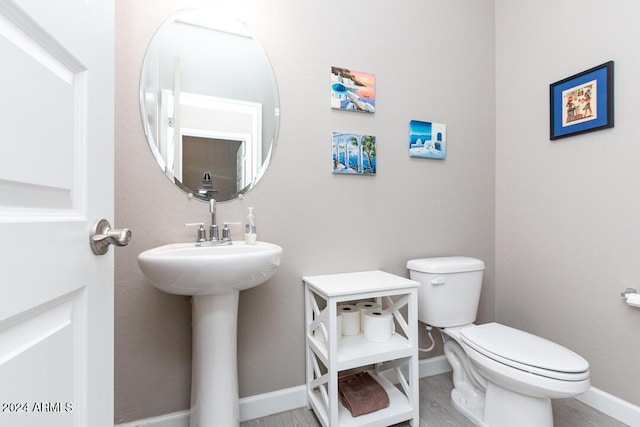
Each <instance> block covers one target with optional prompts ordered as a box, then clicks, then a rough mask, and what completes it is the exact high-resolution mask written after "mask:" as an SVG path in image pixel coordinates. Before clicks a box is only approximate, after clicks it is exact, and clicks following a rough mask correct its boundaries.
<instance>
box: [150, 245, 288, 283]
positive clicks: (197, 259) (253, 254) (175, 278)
mask: <svg viewBox="0 0 640 427" xmlns="http://www.w3.org/2000/svg"><path fill="white" fill-rule="evenodd" d="M281 256H282V248H281V247H280V246H278V245H274V244H273V243H266V242H257V243H256V244H255V245H245V243H244V242H233V245H230V246H199V247H197V246H196V245H195V243H174V244H169V245H165V246H159V247H157V248H154V249H149V250H147V251H144V252H142V253H141V254H140V255H139V256H138V265H139V266H140V270H142V273H143V274H144V275H145V277H146V278H147V279H148V280H149V281H150V282H151V283H152V284H153V285H154V286H155V287H156V288H158V289H160V290H162V291H164V292H168V293H170V294H176V295H211V294H219V293H223V292H229V291H231V290H236V291H242V290H244V289H249V288H253V287H254V286H258V285H260V284H262V283H264V282H265V281H267V280H268V279H269V278H270V277H271V276H272V275H273V273H275V271H276V270H277V269H278V266H279V265H280V257H281Z"/></svg>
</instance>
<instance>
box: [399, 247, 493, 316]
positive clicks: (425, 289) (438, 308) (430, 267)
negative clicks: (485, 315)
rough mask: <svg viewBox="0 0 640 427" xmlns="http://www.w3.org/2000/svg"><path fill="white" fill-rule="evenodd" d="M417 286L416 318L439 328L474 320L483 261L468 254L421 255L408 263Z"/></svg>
mask: <svg viewBox="0 0 640 427" xmlns="http://www.w3.org/2000/svg"><path fill="white" fill-rule="evenodd" d="M407 269H409V274H410V277H411V279H412V280H415V281H417V282H420V287H419V288H418V320H420V321H421V322H424V323H426V324H428V325H431V326H435V327H438V328H448V327H453V326H461V325H467V324H470V323H473V322H474V321H475V320H476V315H477V313H478V303H479V302H480V290H481V288H482V274H483V272H484V262H483V261H481V260H479V259H475V258H468V257H460V256H456V257H440V258H420V259H412V260H410V261H408V262H407Z"/></svg>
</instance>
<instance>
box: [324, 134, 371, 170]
mask: <svg viewBox="0 0 640 427" xmlns="http://www.w3.org/2000/svg"><path fill="white" fill-rule="evenodd" d="M333 173H337V174H353V175H375V173H376V137H375V136H373V135H361V134H357V133H342V132H333Z"/></svg>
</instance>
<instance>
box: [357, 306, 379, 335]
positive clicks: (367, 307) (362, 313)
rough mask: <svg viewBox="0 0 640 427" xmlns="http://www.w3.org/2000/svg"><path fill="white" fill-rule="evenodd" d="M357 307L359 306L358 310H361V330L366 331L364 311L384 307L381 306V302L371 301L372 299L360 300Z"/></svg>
mask: <svg viewBox="0 0 640 427" xmlns="http://www.w3.org/2000/svg"><path fill="white" fill-rule="evenodd" d="M356 307H358V310H360V330H361V331H364V312H365V311H367V310H373V309H376V310H381V309H382V307H380V304H378V303H377V302H371V301H360V302H359V303H357V304H356Z"/></svg>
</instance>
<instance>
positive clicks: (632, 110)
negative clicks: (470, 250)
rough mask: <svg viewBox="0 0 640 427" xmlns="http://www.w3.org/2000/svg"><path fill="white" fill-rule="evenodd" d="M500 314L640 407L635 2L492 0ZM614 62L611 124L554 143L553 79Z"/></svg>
mask: <svg viewBox="0 0 640 427" xmlns="http://www.w3.org/2000/svg"><path fill="white" fill-rule="evenodd" d="M495 10H496V105H497V108H496V123H497V128H496V130H497V131H496V291H495V297H496V320H498V321H500V322H503V323H506V324H509V325H512V326H515V327H518V328H521V329H523V330H527V331H529V332H532V333H536V334H539V335H541V336H543V337H546V338H549V339H551V340H554V341H556V342H558V343H561V344H564V345H565V346H568V347H569V348H571V349H573V350H574V351H576V352H578V353H579V354H581V355H582V356H583V357H585V358H586V359H587V360H588V361H589V363H590V365H591V380H592V384H593V386H595V387H597V388H599V389H601V390H604V391H605V392H607V393H610V394H613V395H615V396H617V397H620V398H622V399H624V400H626V401H628V402H631V403H633V404H635V405H640V395H639V394H638V390H640V364H639V363H638V360H639V359H640V333H638V322H639V321H640V310H638V309H634V308H631V307H629V306H627V305H626V304H624V303H623V301H622V300H621V299H620V297H619V294H620V292H621V291H622V290H623V289H624V288H625V287H627V286H632V287H636V288H637V287H638V283H639V282H640V263H639V262H638V259H640V244H639V242H640V220H639V218H640V202H639V200H640V199H639V198H640V191H639V190H640V167H639V166H638V163H639V159H640V144H639V143H638V139H639V138H638V137H639V136H640V131H639V128H638V116H637V115H636V112H637V108H638V107H637V105H638V100H637V94H638V93H640V79H639V78H638V69H640V55H638V52H637V49H636V48H635V43H634V41H635V40H638V39H640V27H639V26H638V22H637V17H638V16H640V3H639V2H638V1H636V0H624V1H623V0H620V1H615V2H610V1H604V0H564V1H561V2H558V1H555V0H542V1H536V2H524V1H518V2H514V1H512V0H496V2H495ZM608 60H614V61H615V128H613V129H608V130H602V131H598V132H593V133H589V134H585V135H581V136H573V137H570V138H566V139H561V140H557V141H554V142H551V141H550V140H549V136H548V135H549V113H548V111H549V95H548V91H549V84H550V83H552V82H555V81H558V80H561V79H563V78H565V77H568V76H570V75H572V74H576V73H578V72H580V71H584V70H586V69H589V68H591V67H593V66H596V65H599V64H602V63H604V62H606V61H608Z"/></svg>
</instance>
